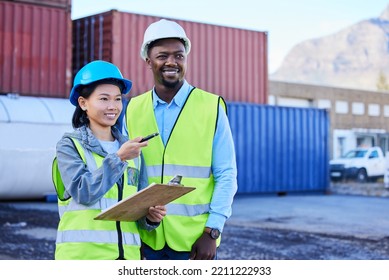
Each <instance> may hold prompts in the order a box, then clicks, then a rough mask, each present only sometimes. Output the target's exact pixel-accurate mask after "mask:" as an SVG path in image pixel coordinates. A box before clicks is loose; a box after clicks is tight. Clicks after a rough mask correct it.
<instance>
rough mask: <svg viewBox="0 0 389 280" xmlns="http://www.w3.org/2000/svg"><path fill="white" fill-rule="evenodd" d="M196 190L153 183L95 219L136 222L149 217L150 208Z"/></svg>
mask: <svg viewBox="0 0 389 280" xmlns="http://www.w3.org/2000/svg"><path fill="white" fill-rule="evenodd" d="M195 189H196V188H194V187H184V186H182V185H165V184H155V183H152V184H150V185H149V186H148V187H147V188H144V189H143V190H141V191H139V192H137V193H135V194H134V195H132V196H129V197H127V198H125V199H123V200H122V201H120V202H118V203H116V204H115V205H113V206H111V207H109V208H107V209H105V210H104V211H103V212H101V213H100V214H99V215H98V216H96V217H95V220H108V221H136V220H138V219H139V218H141V217H143V216H146V215H147V213H148V211H149V207H151V206H155V205H166V204H168V203H169V202H171V201H173V200H175V199H177V198H179V197H181V196H183V195H185V194H187V193H189V192H191V191H193V190H195Z"/></svg>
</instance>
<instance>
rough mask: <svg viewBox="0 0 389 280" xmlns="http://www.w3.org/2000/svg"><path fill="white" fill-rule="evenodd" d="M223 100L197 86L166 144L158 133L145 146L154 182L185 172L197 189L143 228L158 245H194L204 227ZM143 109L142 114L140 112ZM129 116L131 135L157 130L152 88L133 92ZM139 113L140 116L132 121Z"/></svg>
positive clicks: (150, 241) (187, 180)
mask: <svg viewBox="0 0 389 280" xmlns="http://www.w3.org/2000/svg"><path fill="white" fill-rule="evenodd" d="M219 102H220V98H219V97H218V96H216V95H213V94H210V93H207V92H205V91H202V90H199V89H194V90H193V91H192V92H191V93H190V95H189V97H188V99H187V101H186V102H185V104H184V106H183V108H182V110H181V112H180V114H179V117H178V119H177V121H176V123H175V125H174V127H173V130H172V132H171V135H170V137H169V139H168V141H167V144H166V147H164V145H163V142H162V139H161V137H158V139H155V140H153V141H150V142H149V144H148V146H147V147H145V148H143V149H142V154H143V156H144V159H145V162H146V166H147V173H148V177H149V183H152V182H155V183H167V182H168V181H169V180H170V179H171V178H172V177H174V176H175V175H182V176H183V179H182V181H181V183H182V184H183V185H185V186H193V187H196V190H195V191H193V192H191V193H189V194H187V195H184V196H182V197H180V198H178V199H176V200H175V201H173V202H172V203H170V204H168V205H167V215H166V216H165V218H164V219H163V220H162V224H161V226H159V227H158V228H157V229H156V230H154V231H153V232H147V231H143V230H140V233H141V237H142V241H144V242H145V243H146V244H148V245H149V246H150V247H151V248H153V249H154V250H160V249H162V248H163V247H164V245H165V243H167V244H168V245H169V247H170V248H172V249H174V250H176V251H190V250H191V247H192V245H193V243H194V242H195V241H196V240H197V239H198V238H199V237H200V236H201V234H202V233H203V230H204V227H205V223H206V221H207V218H208V215H209V208H210V201H211V198H212V194H213V188H214V180H213V175H212V173H211V163H212V145H213V138H214V134H215V130H216V123H217V116H218V109H219ZM139 115H142V116H143V117H142V118H139V117H137V116H139ZM126 117H127V120H128V121H127V128H128V132H129V135H130V137H131V138H134V137H137V136H143V135H148V134H150V133H152V132H155V131H158V127H157V123H156V120H155V116H154V110H153V104H152V92H151V91H150V92H148V93H145V94H143V95H140V96H137V97H134V98H132V99H131V100H130V103H129V105H128V107H127V114H126ZM134 119H136V120H137V121H131V120H134ZM177 236H180V238H177ZM218 242H219V241H218Z"/></svg>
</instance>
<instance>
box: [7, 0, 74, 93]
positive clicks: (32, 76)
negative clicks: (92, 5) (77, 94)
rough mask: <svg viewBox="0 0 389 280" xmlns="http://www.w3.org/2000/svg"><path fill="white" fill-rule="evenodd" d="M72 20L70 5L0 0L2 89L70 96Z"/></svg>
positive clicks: (13, 91) (9, 91) (14, 91)
mask: <svg viewBox="0 0 389 280" xmlns="http://www.w3.org/2000/svg"><path fill="white" fill-rule="evenodd" d="M71 24H72V21H71V18H70V11H69V10H68V9H67V8H66V9H65V8H49V7H44V6H41V5H31V4H24V3H12V2H8V1H2V2H0V93H18V94H20V95H24V96H42V97H62V98H65V97H67V96H68V95H69V91H70V86H71V82H72V81H71V79H72V77H71V76H72V75H71V55H72V52H71V45H72V44H71Z"/></svg>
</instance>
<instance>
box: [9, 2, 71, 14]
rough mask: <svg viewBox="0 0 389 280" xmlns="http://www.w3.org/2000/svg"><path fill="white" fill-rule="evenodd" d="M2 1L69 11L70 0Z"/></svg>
mask: <svg viewBox="0 0 389 280" xmlns="http://www.w3.org/2000/svg"><path fill="white" fill-rule="evenodd" d="M1 1H4V2H16V3H24V4H33V5H40V6H47V7H52V8H61V9H65V10H68V11H70V10H71V5H72V0H1Z"/></svg>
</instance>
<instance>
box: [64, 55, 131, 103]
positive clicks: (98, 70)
mask: <svg viewBox="0 0 389 280" xmlns="http://www.w3.org/2000/svg"><path fill="white" fill-rule="evenodd" d="M105 79H115V80H118V81H121V82H122V83H123V84H124V87H123V88H122V89H121V91H122V94H127V93H128V92H129V91H130V90H131V87H132V82H131V81H130V80H127V79H124V78H123V75H122V73H121V72H120V70H119V68H118V67H116V65H114V64H112V63H110V62H107V61H103V60H95V61H92V62H90V63H88V64H86V65H85V66H84V67H82V68H81V69H80V70H79V71H78V72H77V74H76V77H74V82H73V88H72V90H71V91H70V96H69V100H70V103H72V104H73V105H74V106H77V105H78V97H79V96H80V94H79V92H78V90H79V88H80V87H81V86H85V85H89V84H91V83H94V82H97V81H100V80H105Z"/></svg>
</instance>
